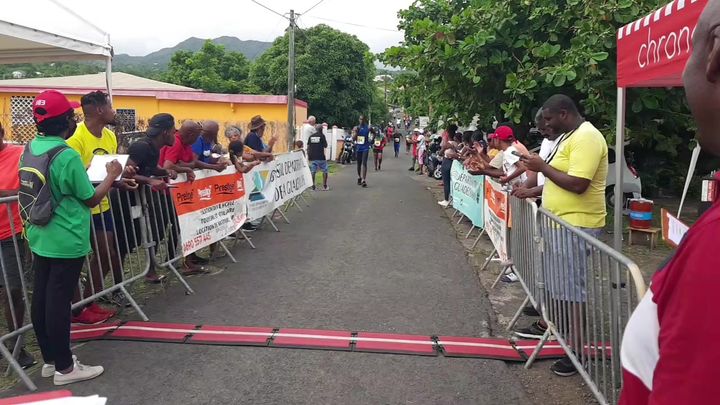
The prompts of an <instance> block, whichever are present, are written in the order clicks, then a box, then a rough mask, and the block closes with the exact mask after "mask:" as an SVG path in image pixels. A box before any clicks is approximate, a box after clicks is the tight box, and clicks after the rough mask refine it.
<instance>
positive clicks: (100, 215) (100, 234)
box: [67, 91, 125, 325]
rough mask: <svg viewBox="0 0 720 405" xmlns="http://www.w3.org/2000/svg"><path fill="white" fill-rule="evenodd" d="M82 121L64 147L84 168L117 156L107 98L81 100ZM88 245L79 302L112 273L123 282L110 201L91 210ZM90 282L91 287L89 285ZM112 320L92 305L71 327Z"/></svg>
mask: <svg viewBox="0 0 720 405" xmlns="http://www.w3.org/2000/svg"><path fill="white" fill-rule="evenodd" d="M80 105H81V106H82V111H83V116H84V117H85V121H83V122H81V123H80V124H78V125H77V128H76V129H75V132H74V133H73V135H72V136H71V137H70V138H68V140H67V144H68V146H70V147H71V148H73V149H74V150H75V151H76V152H77V153H78V154H79V155H80V159H81V160H82V163H83V165H84V166H85V168H88V167H90V162H92V160H93V157H94V156H95V155H114V154H116V153H117V147H118V145H117V139H116V138H115V133H114V132H113V131H111V130H110V129H108V128H107V125H115V110H114V109H113V107H112V104H110V99H109V98H108V95H107V94H105V93H103V92H101V91H94V92H92V93H88V94H86V95H84V96H83V97H82V98H81V99H80ZM90 212H91V213H92V223H93V226H92V227H91V229H90V231H91V234H90V235H89V236H90V241H91V244H92V247H93V250H94V252H93V255H92V256H91V258H90V260H89V263H90V274H91V276H90V277H88V278H87V279H86V280H85V281H84V283H83V294H82V298H88V297H90V296H91V295H93V294H95V293H97V292H99V291H102V290H103V286H104V279H105V276H106V275H107V274H108V273H109V272H110V271H111V270H112V274H113V279H114V280H113V281H114V282H115V283H116V284H117V283H120V282H122V280H123V270H122V262H121V261H120V255H119V252H118V250H117V249H116V237H115V228H114V227H113V216H112V213H111V212H110V199H109V198H107V197H106V198H103V200H102V201H101V202H100V205H98V206H97V207H93V208H92V209H91V210H90ZM91 282H92V285H91ZM76 294H77V295H76V297H75V299H76V301H79V300H80V292H79V291H78V292H77V293H76ZM114 295H115V296H116V300H117V301H118V302H124V301H125V298H124V297H122V292H120V291H117V292H116V293H115V294H114ZM113 316H115V311H112V310H107V309H105V308H103V307H101V306H100V305H98V304H97V303H95V302H91V303H90V304H88V305H87V306H85V307H84V308H79V309H76V310H74V311H73V318H72V321H73V323H83V324H91V325H92V324H96V323H100V322H104V321H106V320H108V319H109V318H112V317H113Z"/></svg>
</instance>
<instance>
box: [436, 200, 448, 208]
mask: <svg viewBox="0 0 720 405" xmlns="http://www.w3.org/2000/svg"><path fill="white" fill-rule="evenodd" d="M438 205H440V206H441V207H443V208H447V207H448V205H450V202H449V201H446V200H443V201H438Z"/></svg>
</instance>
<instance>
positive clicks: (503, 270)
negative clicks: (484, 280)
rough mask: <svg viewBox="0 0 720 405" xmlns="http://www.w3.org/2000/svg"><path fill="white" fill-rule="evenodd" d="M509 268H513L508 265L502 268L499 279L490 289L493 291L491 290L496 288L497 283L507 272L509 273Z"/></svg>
mask: <svg viewBox="0 0 720 405" xmlns="http://www.w3.org/2000/svg"><path fill="white" fill-rule="evenodd" d="M509 268H511V266H508V265H505V266H503V267H502V270H500V274H498V276H497V278H496V279H495V282H494V283H493V284H492V285H491V286H490V289H491V290H492V289H493V288H495V286H496V285H497V283H499V282H500V279H501V278H502V276H504V275H505V271H507V269H509Z"/></svg>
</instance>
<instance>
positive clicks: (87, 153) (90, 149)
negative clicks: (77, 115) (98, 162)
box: [67, 122, 117, 215]
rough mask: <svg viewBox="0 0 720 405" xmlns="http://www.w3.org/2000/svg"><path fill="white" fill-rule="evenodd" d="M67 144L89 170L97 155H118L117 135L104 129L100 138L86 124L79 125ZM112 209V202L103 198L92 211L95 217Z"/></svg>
mask: <svg viewBox="0 0 720 405" xmlns="http://www.w3.org/2000/svg"><path fill="white" fill-rule="evenodd" d="M67 144H68V145H69V146H70V147H71V148H73V149H75V150H76V151H77V153H79V154H80V159H82V162H83V165H85V168H86V169H87V168H88V167H90V162H91V161H92V159H93V156H95V155H114V154H117V139H116V138H115V133H114V132H113V131H111V130H109V129H107V128H103V130H102V137H101V138H98V137H96V136H95V135H93V134H92V133H90V130H88V129H87V127H86V126H85V123H84V122H81V123H79V124H78V126H77V129H76V130H75V133H73V135H72V136H71V137H70V138H68V140H67ZM108 209H110V200H108V198H107V197H105V198H103V200H102V201H101V202H100V205H99V206H98V207H95V208H93V209H92V213H93V215H95V214H99V213H101V212H105V211H107V210H108Z"/></svg>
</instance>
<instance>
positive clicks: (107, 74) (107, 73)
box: [105, 34, 113, 104]
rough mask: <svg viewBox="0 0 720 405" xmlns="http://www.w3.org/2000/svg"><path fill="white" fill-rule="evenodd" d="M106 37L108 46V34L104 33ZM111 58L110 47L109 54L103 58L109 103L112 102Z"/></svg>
mask: <svg viewBox="0 0 720 405" xmlns="http://www.w3.org/2000/svg"><path fill="white" fill-rule="evenodd" d="M106 37H107V43H108V46H110V34H107V35H106ZM112 58H113V52H112V48H110V55H108V56H107V59H106V60H105V86H106V87H107V94H108V97H110V103H111V104H112V101H113V94H112Z"/></svg>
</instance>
